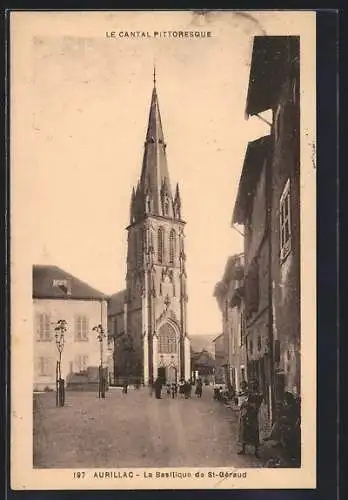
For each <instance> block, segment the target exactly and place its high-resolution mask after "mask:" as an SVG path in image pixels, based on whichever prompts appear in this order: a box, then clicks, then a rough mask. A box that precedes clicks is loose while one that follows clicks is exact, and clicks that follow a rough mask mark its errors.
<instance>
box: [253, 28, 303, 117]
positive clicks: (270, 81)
mask: <svg viewBox="0 0 348 500" xmlns="http://www.w3.org/2000/svg"><path fill="white" fill-rule="evenodd" d="M299 52H300V38H299V37H297V36H255V37H254V44H253V52H252V59H251V68H250V77H249V88H248V96H247V104H246V114H247V115H248V116H250V115H256V114H258V113H262V112H263V111H266V110H267V109H271V108H273V107H274V106H275V105H276V103H277V102H278V99H279V94H280V91H281V87H282V83H283V81H284V78H286V77H287V73H288V68H290V67H291V65H292V64H293V63H295V64H298V61H299Z"/></svg>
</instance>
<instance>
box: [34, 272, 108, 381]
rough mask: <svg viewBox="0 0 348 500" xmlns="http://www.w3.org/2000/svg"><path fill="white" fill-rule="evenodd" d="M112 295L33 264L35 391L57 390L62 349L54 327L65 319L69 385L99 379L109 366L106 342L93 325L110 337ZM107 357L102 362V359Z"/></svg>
mask: <svg viewBox="0 0 348 500" xmlns="http://www.w3.org/2000/svg"><path fill="white" fill-rule="evenodd" d="M106 299H107V297H106V296H105V295H104V294H103V293H101V292H99V291H98V290H95V289H94V288H92V287H90V286H89V285H87V284H86V283H84V282H82V281H81V280H79V279H78V278H76V277H75V276H72V275H70V274H69V273H67V272H65V271H63V270H62V269H60V268H59V267H56V266H40V265H34V266H33V307H34V363H35V365H34V389H35V390H44V389H45V388H51V389H54V388H55V382H56V365H57V360H58V350H57V346H56V340H55V333H56V332H55V327H56V325H57V321H58V320H65V321H66V323H67V331H66V334H65V338H64V348H63V352H62V364H61V373H62V378H64V379H65V381H66V383H67V384H69V382H70V381H71V380H72V378H73V377H74V375H76V374H80V375H81V381H82V380H83V381H84V382H89V381H94V382H96V381H97V380H98V370H99V366H100V363H101V361H102V363H103V366H105V367H106V366H112V364H110V360H109V357H110V354H109V350H108V343H107V338H106V337H105V338H103V340H102V341H101V342H100V341H99V340H98V338H97V334H96V332H95V331H93V327H96V326H98V325H102V327H103V330H104V332H105V334H106V333H107V301H106ZM101 358H102V359H101Z"/></svg>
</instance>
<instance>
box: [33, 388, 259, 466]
mask: <svg viewBox="0 0 348 500" xmlns="http://www.w3.org/2000/svg"><path fill="white" fill-rule="evenodd" d="M34 403H35V405H34V408H35V410H34V467H63V468H78V467H85V468H88V467H112V468H117V467H160V466H161V467H180V466H190V467H195V466H197V467H199V466H201V467H205V466H206V467H208V466H211V467H216V466H233V467H239V468H245V467H262V464H263V462H264V459H265V457H262V450H261V459H257V458H255V457H254V456H253V455H252V450H250V455H245V456H239V455H237V451H238V449H239V448H238V444H237V442H236V441H237V425H238V424H237V420H238V416H237V412H236V411H234V410H231V409H229V408H226V407H225V406H224V405H222V404H221V403H218V402H216V401H214V400H213V398H212V390H211V389H210V388H204V390H203V397H202V399H196V398H195V397H193V398H192V399H191V400H185V399H181V398H180V397H178V399H175V400H173V399H170V398H168V397H166V396H165V395H164V396H163V398H162V399H155V398H154V397H151V395H150V394H149V390H148V389H145V388H144V389H140V390H134V389H133V388H131V389H130V390H129V392H128V394H127V395H122V393H121V390H120V389H118V388H113V389H111V390H110V391H109V392H108V393H107V395H106V399H105V400H99V399H98V397H97V396H96V394H94V393H87V392H70V393H67V397H66V406H65V407H63V408H56V406H55V393H53V392H52V393H43V394H36V395H34Z"/></svg>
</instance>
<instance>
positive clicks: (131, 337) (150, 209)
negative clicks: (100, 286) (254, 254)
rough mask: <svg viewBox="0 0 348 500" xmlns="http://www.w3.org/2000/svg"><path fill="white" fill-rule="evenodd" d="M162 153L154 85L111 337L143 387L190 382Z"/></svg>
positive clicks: (173, 208) (180, 252) (178, 224)
mask: <svg viewBox="0 0 348 500" xmlns="http://www.w3.org/2000/svg"><path fill="white" fill-rule="evenodd" d="M166 147H167V145H166V143H165V139H164V134H163V129H162V122H161V116H160V110H159V103H158V96H157V89H156V81H155V79H154V87H153V92H152V97H151V105H150V113H149V120H148V127H147V133H146V139H145V147H144V156H143V164H142V169H141V175H140V179H139V182H138V185H137V187H136V189H133V191H132V195H131V206H130V223H129V226H128V227H127V232H128V252H127V275H126V291H125V297H124V332H123V333H122V331H118V332H117V335H119V343H118V345H117V349H118V354H116V357H117V359H120V358H128V359H130V358H131V360H130V361H129V362H125V364H126V365H127V366H132V375H133V376H136V377H140V378H141V379H142V381H143V382H144V383H145V384H147V383H148V382H149V381H151V380H153V379H156V378H157V377H160V378H161V379H162V380H163V381H164V382H166V381H171V380H173V381H174V380H175V379H178V378H185V379H188V378H190V376H191V366H190V341H189V337H188V334H187V326H186V310H187V301H188V296H187V276H186V264H185V261H186V254H185V235H184V227H185V222H184V220H183V219H182V210H181V198H180V193H179V186H178V185H176V189H175V192H174V193H173V191H172V187H171V182H170V178H169V171H168V166H167V155H166Z"/></svg>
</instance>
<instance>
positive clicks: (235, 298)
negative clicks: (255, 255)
mask: <svg viewBox="0 0 348 500" xmlns="http://www.w3.org/2000/svg"><path fill="white" fill-rule="evenodd" d="M214 296H215V297H216V299H217V302H218V305H219V308H220V310H221V313H222V334H223V342H224V354H225V361H224V369H225V380H226V384H227V385H228V386H229V387H233V388H234V390H235V391H239V390H241V383H242V382H245V381H246V380H247V358H246V346H245V328H244V307H243V297H244V255H243V254H237V255H233V256H232V257H229V259H228V260H227V263H226V267H225V271H224V275H223V277H222V280H221V281H220V282H219V283H217V285H216V286H215V291H214Z"/></svg>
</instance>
